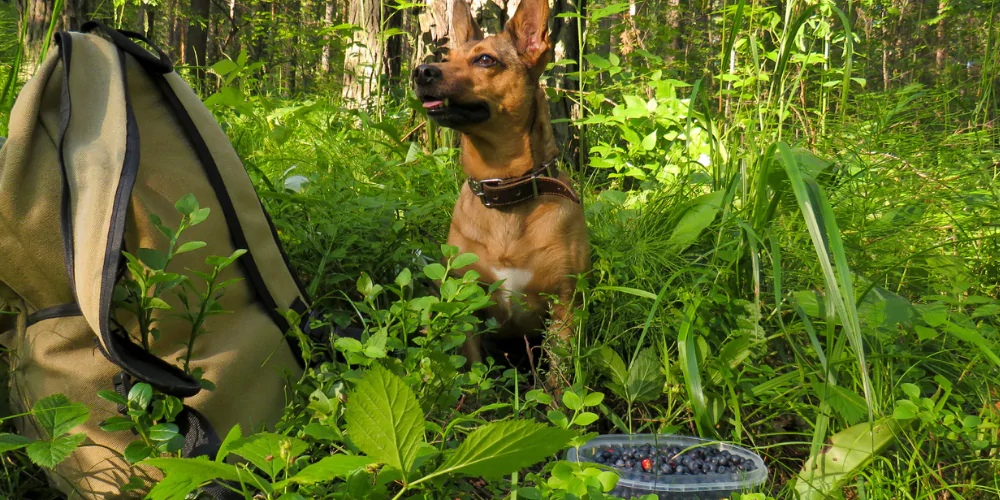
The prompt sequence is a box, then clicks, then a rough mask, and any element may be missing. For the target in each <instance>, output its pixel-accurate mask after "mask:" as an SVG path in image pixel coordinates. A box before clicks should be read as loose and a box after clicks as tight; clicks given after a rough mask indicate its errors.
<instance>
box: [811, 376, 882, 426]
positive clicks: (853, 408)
mask: <svg viewBox="0 0 1000 500" xmlns="http://www.w3.org/2000/svg"><path fill="white" fill-rule="evenodd" d="M813 390H814V391H816V394H817V395H819V396H820V397H821V398H822V399H823V401H825V402H826V403H827V404H829V405H830V407H831V408H833V409H834V410H836V412H837V413H839V414H840V416H842V417H844V420H846V421H847V423H848V425H854V424H856V423H858V422H860V421H861V420H863V419H864V418H865V417H866V416H867V415H868V407H867V406H866V405H865V398H862V397H861V396H859V395H858V394H857V393H856V392H854V391H851V390H848V389H845V388H843V387H839V386H835V385H830V384H824V383H822V382H819V381H817V382H815V383H814V384H813Z"/></svg>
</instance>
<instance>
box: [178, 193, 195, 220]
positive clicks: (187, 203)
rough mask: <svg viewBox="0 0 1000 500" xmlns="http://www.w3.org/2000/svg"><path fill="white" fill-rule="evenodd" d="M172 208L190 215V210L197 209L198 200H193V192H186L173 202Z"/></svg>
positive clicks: (182, 213)
mask: <svg viewBox="0 0 1000 500" xmlns="http://www.w3.org/2000/svg"><path fill="white" fill-rule="evenodd" d="M174 208H176V209H177V211H178V212H180V214H181V215H191V213H192V212H194V211H195V210H198V200H195V198H194V194H193V193H188V194H186V195H184V196H183V197H181V199H179V200H177V203H174Z"/></svg>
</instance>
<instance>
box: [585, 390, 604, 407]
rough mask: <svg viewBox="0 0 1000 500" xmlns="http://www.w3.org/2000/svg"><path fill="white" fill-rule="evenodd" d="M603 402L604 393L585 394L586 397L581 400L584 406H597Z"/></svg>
mask: <svg viewBox="0 0 1000 500" xmlns="http://www.w3.org/2000/svg"><path fill="white" fill-rule="evenodd" d="M602 401H604V393H602V392H592V393H590V394H587V397H585V398H583V405H584V406H597V405H599V404H601V402H602Z"/></svg>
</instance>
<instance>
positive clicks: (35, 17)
mask: <svg viewBox="0 0 1000 500" xmlns="http://www.w3.org/2000/svg"><path fill="white" fill-rule="evenodd" d="M16 5H17V10H18V13H19V14H20V15H19V16H18V25H19V28H21V29H23V30H24V41H25V50H24V59H23V61H24V63H23V65H24V66H23V68H24V70H25V71H26V72H28V73H29V74H30V73H33V72H34V70H35V62H36V61H37V60H38V59H39V57H40V56H44V55H45V54H41V51H42V47H43V46H44V45H45V37H46V35H48V30H49V23H50V21H51V20H52V17H53V15H54V13H53V12H52V9H53V8H54V7H55V2H53V1H51V0H17V1H16ZM94 11H95V7H94V0H66V2H65V3H64V4H63V9H62V12H61V13H60V16H59V20H58V21H57V22H56V30H57V31H58V30H67V29H68V30H76V29H80V26H82V25H83V23H85V22H87V21H89V20H90V19H91V17H96V16H95V12H94ZM25 12H27V26H20V25H21V24H22V22H23V20H24V19H25V16H24V14H25ZM51 47H52V43H51V40H49V48H51Z"/></svg>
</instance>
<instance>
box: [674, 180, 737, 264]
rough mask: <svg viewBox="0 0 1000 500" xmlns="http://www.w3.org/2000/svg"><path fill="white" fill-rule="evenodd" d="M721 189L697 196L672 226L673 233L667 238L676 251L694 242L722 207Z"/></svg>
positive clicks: (681, 250) (722, 194)
mask: <svg viewBox="0 0 1000 500" xmlns="http://www.w3.org/2000/svg"><path fill="white" fill-rule="evenodd" d="M724 195H725V193H724V192H723V191H715V192H712V193H708V194H705V195H702V196H699V197H698V198H697V199H695V200H694V201H693V202H692V206H691V208H689V209H688V211H687V212H685V213H684V215H683V216H682V217H681V219H680V221H678V222H677V225H676V226H675V227H674V231H673V233H671V235H670V239H669V240H668V244H669V246H671V247H673V248H674V249H675V250H676V251H677V252H683V251H684V250H685V249H687V247H689V246H691V244H692V243H694V242H695V241H696V240H697V239H698V236H700V235H701V233H702V231H704V230H705V228H707V227H708V226H709V225H710V224H711V223H712V221H713V220H715V216H716V214H718V213H719V209H720V208H722V198H723V196H724Z"/></svg>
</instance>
